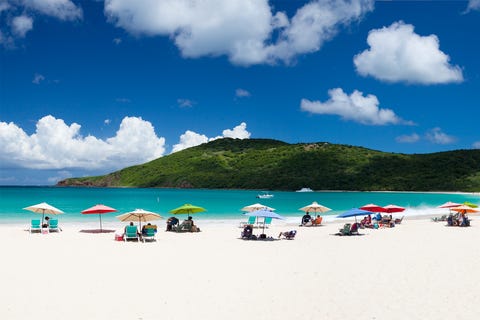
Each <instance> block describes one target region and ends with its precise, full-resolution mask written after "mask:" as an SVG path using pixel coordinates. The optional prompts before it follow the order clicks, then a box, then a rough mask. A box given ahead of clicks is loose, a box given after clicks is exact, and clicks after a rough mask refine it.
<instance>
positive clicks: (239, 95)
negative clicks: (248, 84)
mask: <svg viewBox="0 0 480 320" xmlns="http://www.w3.org/2000/svg"><path fill="white" fill-rule="evenodd" d="M250 96H251V94H250V92H248V91H247V90H245V89H240V88H238V89H237V90H235V97H237V98H245V97H250Z"/></svg>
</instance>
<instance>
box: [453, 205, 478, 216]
mask: <svg viewBox="0 0 480 320" xmlns="http://www.w3.org/2000/svg"><path fill="white" fill-rule="evenodd" d="M451 209H452V210H453V211H456V212H459V213H464V214H465V213H475V212H479V210H477V209H475V208H472V207H469V206H466V205H461V206H458V207H454V208H451Z"/></svg>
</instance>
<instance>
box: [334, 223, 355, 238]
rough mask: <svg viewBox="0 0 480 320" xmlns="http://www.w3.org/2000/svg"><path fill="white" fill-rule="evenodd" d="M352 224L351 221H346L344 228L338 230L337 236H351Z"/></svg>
mask: <svg viewBox="0 0 480 320" xmlns="http://www.w3.org/2000/svg"><path fill="white" fill-rule="evenodd" d="M351 227H352V225H351V224H350V223H345V225H344V226H343V228H341V229H340V230H338V232H337V233H336V235H337V236H350V235H351V233H350V229H351Z"/></svg>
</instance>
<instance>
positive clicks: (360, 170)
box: [58, 139, 480, 192]
mask: <svg viewBox="0 0 480 320" xmlns="http://www.w3.org/2000/svg"><path fill="white" fill-rule="evenodd" d="M58 185H59V186H104V187H172V188H215V189H226V188H228V189H269V190H296V189H300V188H302V187H310V188H311V189H313V190H360V191H368V190H385V191H388V190H398V191H469V192H477V191H480V150H456V151H449V152H440V153H431V154H413V155H408V154H397V153H386V152H380V151H375V150H370V149H366V148H361V147H354V146H348V145H338V144H330V143H323V142H322V143H299V144H288V143H285V142H281V141H276V140H267V139H246V140H238V139H219V140H215V141H212V142H209V143H206V144H202V145H200V146H197V147H193V148H189V149H186V150H182V151H179V152H176V153H173V154H170V155H168V156H164V157H162V158H159V159H156V160H153V161H151V162H148V163H145V164H142V165H138V166H132V167H128V168H125V169H122V170H120V171H116V172H113V173H110V174H108V175H105V176H97V177H86V178H71V179H66V180H63V181H61V182H59V183H58Z"/></svg>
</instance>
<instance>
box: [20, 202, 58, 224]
mask: <svg viewBox="0 0 480 320" xmlns="http://www.w3.org/2000/svg"><path fill="white" fill-rule="evenodd" d="M23 209H24V210H28V211H32V212H35V213H41V214H42V224H41V225H42V226H43V219H44V218H45V214H62V213H63V211H62V210H60V209H57V208H55V207H54V206H51V205H49V204H48V203H46V202H42V203H39V204H35V205H33V206H30V207H26V208H23Z"/></svg>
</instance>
